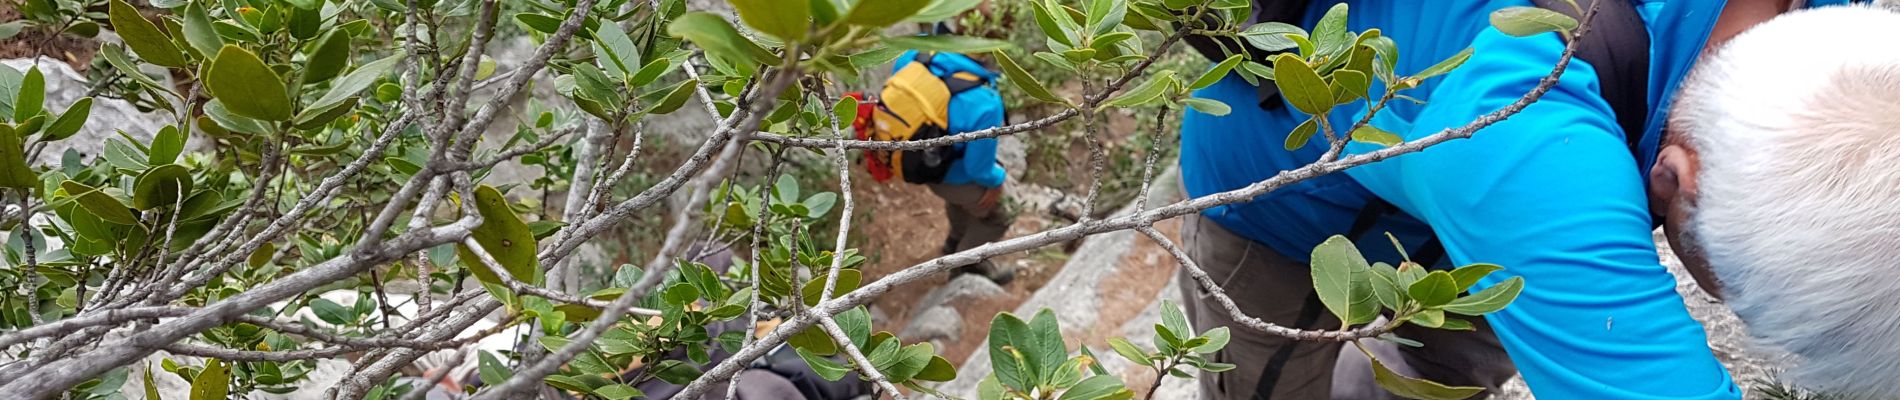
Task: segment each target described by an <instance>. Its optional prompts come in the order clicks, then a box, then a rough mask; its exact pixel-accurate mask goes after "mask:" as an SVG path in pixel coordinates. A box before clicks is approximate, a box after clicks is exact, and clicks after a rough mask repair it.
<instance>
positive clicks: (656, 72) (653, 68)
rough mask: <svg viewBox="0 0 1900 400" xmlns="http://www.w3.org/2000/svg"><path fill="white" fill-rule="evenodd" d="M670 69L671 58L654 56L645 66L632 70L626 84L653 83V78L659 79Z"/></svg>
mask: <svg viewBox="0 0 1900 400" xmlns="http://www.w3.org/2000/svg"><path fill="white" fill-rule="evenodd" d="M609 25H611V24H609ZM672 69H673V60H671V59H668V58H665V57H661V58H656V59H654V60H653V61H648V62H647V65H646V66H644V67H640V70H639V71H638V72H634V73H633V76H632V77H630V78H627V85H628V86H632V87H643V86H646V85H647V84H648V83H653V80H654V79H659V78H660V75H664V74H666V72H667V71H669V70H672Z"/></svg>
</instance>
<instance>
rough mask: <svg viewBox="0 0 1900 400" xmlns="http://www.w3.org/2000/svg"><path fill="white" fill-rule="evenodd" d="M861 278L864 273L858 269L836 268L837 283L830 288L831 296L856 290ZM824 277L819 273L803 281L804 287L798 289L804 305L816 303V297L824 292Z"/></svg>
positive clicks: (815, 304)
mask: <svg viewBox="0 0 1900 400" xmlns="http://www.w3.org/2000/svg"><path fill="white" fill-rule="evenodd" d="M863 278H864V273H862V272H858V270H855V269H842V270H838V285H837V287H834V288H832V292H831V296H832V297H833V298H836V297H838V296H842V295H844V294H845V293H850V292H851V291H853V290H857V289H858V285H859V284H860V283H862V281H863ZM826 279H827V277H826V276H824V275H820V276H818V277H814V278H812V280H810V281H806V282H805V287H804V288H803V289H800V290H799V293H800V295H801V296H802V297H803V298H804V299H805V306H807V307H811V306H817V305H818V297H819V295H821V294H823V293H824V290H825V280H826Z"/></svg>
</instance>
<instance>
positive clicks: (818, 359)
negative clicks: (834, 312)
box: [793, 328, 851, 382]
mask: <svg viewBox="0 0 1900 400" xmlns="http://www.w3.org/2000/svg"><path fill="white" fill-rule="evenodd" d="M812 330H817V328H812ZM793 350H794V351H797V352H798V358H803V359H805V364H806V365H810V366H811V370H812V372H816V373H818V377H820V378H825V380H827V381H832V382H837V381H838V380H839V379H843V378H844V374H845V373H848V372H851V369H850V368H846V367H845V366H844V365H842V364H838V362H836V361H831V359H828V358H824V357H822V356H819V355H816V354H812V353H811V352H810V351H806V350H805V349H803V348H794V349H793Z"/></svg>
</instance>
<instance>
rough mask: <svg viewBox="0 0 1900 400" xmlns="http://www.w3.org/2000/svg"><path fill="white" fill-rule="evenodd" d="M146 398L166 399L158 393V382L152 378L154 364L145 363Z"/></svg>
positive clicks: (149, 399)
mask: <svg viewBox="0 0 1900 400" xmlns="http://www.w3.org/2000/svg"><path fill="white" fill-rule="evenodd" d="M145 398H146V399H147V400H165V398H164V397H162V396H159V395H158V382H157V381H156V380H154V379H152V364H151V363H150V362H147V363H146V364H145Z"/></svg>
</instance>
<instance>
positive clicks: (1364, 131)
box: [1352, 124, 1405, 146]
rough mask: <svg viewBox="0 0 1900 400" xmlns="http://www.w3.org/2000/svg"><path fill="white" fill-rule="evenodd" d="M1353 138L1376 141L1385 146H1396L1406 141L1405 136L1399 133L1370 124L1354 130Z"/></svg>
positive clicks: (1369, 141)
mask: <svg viewBox="0 0 1900 400" xmlns="http://www.w3.org/2000/svg"><path fill="white" fill-rule="evenodd" d="M1352 140H1357V141H1361V142H1366V143H1376V144H1379V145H1384V146H1395V145H1398V144H1399V143H1404V142H1405V138H1401V137H1399V135H1396V134H1393V133H1392V132H1387V131H1386V130H1384V129H1379V127H1376V126H1372V125H1370V124H1368V125H1366V126H1361V127H1359V129H1354V130H1352Z"/></svg>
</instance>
